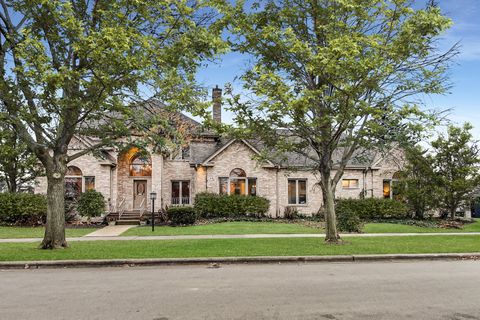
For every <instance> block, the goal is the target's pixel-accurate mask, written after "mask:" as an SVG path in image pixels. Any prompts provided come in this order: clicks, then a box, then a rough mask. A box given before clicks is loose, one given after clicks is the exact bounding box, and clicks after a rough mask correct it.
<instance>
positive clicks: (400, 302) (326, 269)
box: [0, 261, 480, 320]
mask: <svg viewBox="0 0 480 320" xmlns="http://www.w3.org/2000/svg"><path fill="white" fill-rule="evenodd" d="M0 319H2V320H7V319H15V320H17V319H149V320H160V319H161V320H167V319H169V320H170V319H455V320H464V319H480V261H450V262H448V261H437V262H432V261H421V262H395V263H393V262H373V263H329V264H313V263H312V264H281V265H278V264H275V265H222V266H220V268H209V267H207V266H169V267H148V268H129V267H125V268H100V269H40V270H2V271H0Z"/></svg>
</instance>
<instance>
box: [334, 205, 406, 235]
mask: <svg viewBox="0 0 480 320" xmlns="http://www.w3.org/2000/svg"><path fill="white" fill-rule="evenodd" d="M335 209H336V214H337V225H338V228H339V229H340V230H341V231H346V232H359V231H360V229H361V227H362V221H365V220H374V219H405V218H408V217H410V213H409V210H408V206H407V205H406V204H405V203H403V202H400V201H395V200H390V199H379V198H367V199H342V200H338V201H337V204H336V206H335Z"/></svg>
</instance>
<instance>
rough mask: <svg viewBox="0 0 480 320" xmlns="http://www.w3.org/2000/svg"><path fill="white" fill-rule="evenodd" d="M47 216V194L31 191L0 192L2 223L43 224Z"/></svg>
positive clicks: (0, 217)
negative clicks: (32, 192) (31, 192)
mask: <svg viewBox="0 0 480 320" xmlns="http://www.w3.org/2000/svg"><path fill="white" fill-rule="evenodd" d="M46 216H47V199H46V198H45V196H43V195H40V194H30V193H0V223H1V224H18V225H21V224H29V225H36V224H42V223H43V221H45V218H46Z"/></svg>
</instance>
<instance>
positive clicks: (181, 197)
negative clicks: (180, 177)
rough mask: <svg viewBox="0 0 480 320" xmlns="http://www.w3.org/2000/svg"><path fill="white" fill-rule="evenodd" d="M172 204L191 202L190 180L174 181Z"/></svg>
mask: <svg viewBox="0 0 480 320" xmlns="http://www.w3.org/2000/svg"><path fill="white" fill-rule="evenodd" d="M172 204H173V205H182V204H190V181H172Z"/></svg>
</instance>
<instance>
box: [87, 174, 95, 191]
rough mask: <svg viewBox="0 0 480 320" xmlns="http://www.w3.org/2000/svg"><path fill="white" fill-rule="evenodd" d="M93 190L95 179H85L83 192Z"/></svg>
mask: <svg viewBox="0 0 480 320" xmlns="http://www.w3.org/2000/svg"><path fill="white" fill-rule="evenodd" d="M88 190H95V177H85V191H88Z"/></svg>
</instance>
